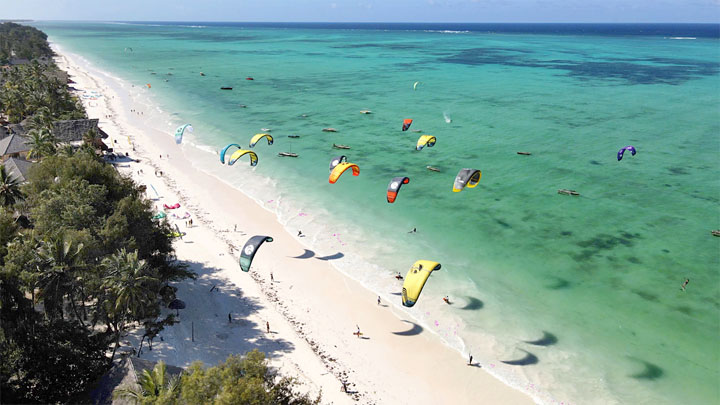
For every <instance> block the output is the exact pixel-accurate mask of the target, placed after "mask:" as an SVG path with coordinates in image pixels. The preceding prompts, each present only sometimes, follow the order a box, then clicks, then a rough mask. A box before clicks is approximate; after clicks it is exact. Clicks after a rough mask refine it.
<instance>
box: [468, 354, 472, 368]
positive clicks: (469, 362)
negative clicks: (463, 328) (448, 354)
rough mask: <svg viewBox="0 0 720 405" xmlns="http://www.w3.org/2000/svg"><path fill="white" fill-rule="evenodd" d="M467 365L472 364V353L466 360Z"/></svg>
mask: <svg viewBox="0 0 720 405" xmlns="http://www.w3.org/2000/svg"><path fill="white" fill-rule="evenodd" d="M468 366H472V354H471V355H470V359H469V360H468Z"/></svg>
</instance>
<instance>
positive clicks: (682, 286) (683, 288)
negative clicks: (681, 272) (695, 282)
mask: <svg viewBox="0 0 720 405" xmlns="http://www.w3.org/2000/svg"><path fill="white" fill-rule="evenodd" d="M689 282H690V279H689V278H686V279H685V282H684V283H683V285H681V286H680V289H682V290H683V291H685V287H687V285H688V283H689Z"/></svg>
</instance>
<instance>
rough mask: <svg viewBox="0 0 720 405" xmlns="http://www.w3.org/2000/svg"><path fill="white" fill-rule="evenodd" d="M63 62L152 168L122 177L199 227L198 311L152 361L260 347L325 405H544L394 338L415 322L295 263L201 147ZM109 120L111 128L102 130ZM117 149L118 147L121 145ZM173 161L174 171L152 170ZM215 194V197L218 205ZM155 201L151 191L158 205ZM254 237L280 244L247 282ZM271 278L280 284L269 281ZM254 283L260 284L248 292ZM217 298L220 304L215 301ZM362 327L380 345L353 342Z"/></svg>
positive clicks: (194, 233)
mask: <svg viewBox="0 0 720 405" xmlns="http://www.w3.org/2000/svg"><path fill="white" fill-rule="evenodd" d="M58 53H59V54H60V52H58ZM59 58H60V59H61V60H62V62H60V63H59V66H60V67H61V69H64V70H67V71H68V73H69V74H70V75H71V76H72V77H73V80H75V81H76V84H75V87H76V88H78V89H80V90H92V89H93V86H94V89H100V90H101V91H102V92H103V95H104V97H102V98H101V99H99V100H97V101H95V100H94V101H93V102H94V105H91V102H90V101H89V100H83V102H84V104H85V106H86V108H87V111H88V115H89V116H90V117H101V118H100V119H101V125H102V127H103V130H105V132H107V133H108V134H109V135H110V138H109V139H110V143H111V145H110V146H112V147H115V148H117V151H118V152H123V153H124V152H128V153H130V156H131V157H132V158H140V159H141V162H140V163H131V164H130V165H128V166H129V167H119V168H118V170H119V171H121V172H122V173H126V174H128V175H130V176H132V177H133V179H135V180H136V181H137V182H138V183H139V184H148V185H150V184H152V185H153V186H154V187H155V186H157V191H158V193H159V194H160V196H161V198H159V199H156V201H155V203H156V205H160V206H161V205H162V204H163V203H168V204H172V203H174V202H178V201H179V202H180V203H181V205H183V207H182V208H181V209H180V211H181V212H183V211H185V210H186V209H187V211H189V212H190V213H191V214H192V215H193V219H194V222H195V223H196V224H197V225H196V226H193V227H191V228H189V229H184V228H183V229H182V230H183V231H186V232H187V236H186V237H185V238H184V239H183V240H179V241H176V243H175V248H176V251H177V257H178V259H179V260H182V261H186V262H191V268H192V269H193V270H194V271H196V273H198V280H196V281H194V282H193V281H189V282H187V281H186V282H183V283H177V284H176V286H177V287H178V288H179V290H178V297H179V298H180V299H183V300H184V301H186V302H187V303H188V304H189V305H188V309H186V310H183V313H181V315H180V319H181V321H182V322H181V323H180V324H178V325H175V326H173V327H170V328H167V329H166V330H165V331H163V333H162V336H163V337H164V338H166V339H163V341H156V342H155V344H154V348H153V351H152V352H149V351H146V352H145V353H144V356H145V358H148V356H150V357H151V358H153V359H160V358H163V359H166V361H167V362H168V364H173V365H177V366H184V367H186V366H187V365H188V364H189V363H190V362H191V361H192V360H195V359H201V360H203V361H204V362H205V363H206V365H214V364H216V363H217V360H218V359H220V360H223V359H224V358H225V357H227V355H228V354H230V353H243V352H244V351H247V350H251V349H252V347H258V348H259V349H260V350H262V351H267V355H268V357H269V358H270V359H271V366H273V367H276V368H278V369H279V370H280V372H281V373H282V374H283V375H294V376H298V377H299V378H300V379H301V381H302V382H303V390H305V391H308V392H319V391H322V392H323V402H324V403H351V402H352V401H351V400H350V398H351V397H350V396H349V395H347V394H345V393H340V392H339V387H340V385H341V382H340V380H341V379H348V381H349V382H350V384H349V386H350V388H351V389H352V390H353V391H357V394H354V399H355V400H358V401H361V402H362V403H385V402H397V403H407V402H409V399H408V398H406V397H405V395H407V392H408V387H412V389H413V392H414V394H415V395H414V397H416V398H417V397H420V398H422V399H420V400H413V402H419V403H477V402H478V401H487V402H493V403H532V402H533V401H532V400H531V399H530V397H528V396H527V395H526V394H525V393H523V392H521V391H520V390H516V389H514V388H512V387H510V386H508V385H506V384H504V383H503V382H502V381H500V380H499V379H497V378H496V377H494V376H493V375H491V374H490V373H487V372H485V371H484V370H479V369H480V368H481V367H467V366H466V365H465V361H464V359H463V358H462V357H461V356H459V355H458V354H459V353H458V352H457V351H456V350H455V349H453V348H451V347H449V346H447V345H445V344H443V343H442V341H441V339H440V338H439V337H438V336H435V335H434V334H432V333H421V334H418V335H412V336H401V335H397V334H393V333H392V332H393V331H406V330H407V329H408V322H409V323H413V322H412V321H409V320H403V319H401V318H402V316H401V315H400V314H396V313H395V312H394V311H393V310H392V307H390V308H389V310H387V309H386V307H382V306H376V305H375V296H374V293H373V292H372V291H369V290H367V289H365V288H364V287H363V286H362V285H361V284H360V283H359V282H357V281H355V280H353V279H351V278H349V277H347V276H345V275H343V274H342V273H341V272H339V271H337V270H336V269H335V268H334V267H333V266H331V265H330V263H328V262H325V261H316V260H313V261H312V262H309V261H308V260H298V259H297V258H296V256H298V255H299V254H301V253H302V251H303V249H304V248H305V246H304V245H303V244H302V243H300V241H299V240H298V239H297V238H296V237H294V236H293V235H292V234H290V233H289V232H288V231H287V230H286V229H285V228H284V226H283V225H282V224H280V223H279V221H278V218H277V217H276V216H275V214H274V213H272V212H271V211H269V210H268V209H266V208H264V207H262V206H261V205H260V204H258V203H257V202H256V201H254V200H253V199H251V198H250V197H248V196H247V195H245V194H243V193H242V192H241V191H240V190H237V189H235V188H233V187H231V186H230V185H228V184H226V183H224V182H222V181H220V180H218V179H217V178H215V177H214V176H212V175H210V174H206V173H204V172H202V171H201V170H198V169H195V168H194V167H192V165H191V164H188V159H187V158H186V155H187V154H188V152H187V151H186V150H185V149H186V148H192V146H190V147H188V146H187V145H185V146H183V147H182V148H177V145H175V143H174V141H173V139H172V137H171V136H169V134H165V133H162V132H159V131H157V130H154V129H152V128H149V127H148V126H147V125H146V124H145V123H144V122H142V121H144V120H143V119H141V120H140V122H139V123H138V121H137V118H138V117H134V116H132V118H133V119H130V117H128V110H129V107H130V105H129V104H123V100H124V99H125V98H127V97H128V96H127V94H121V92H122V90H116V89H113V88H112V87H113V86H112V84H111V85H108V82H106V81H104V80H103V78H99V77H98V76H99V75H98V74H95V75H91V74H90V73H87V71H89V70H91V69H90V68H89V67H88V66H83V65H82V63H78V61H77V58H75V59H73V58H72V57H69V56H68V54H60V55H59ZM109 80H110V81H112V79H109ZM115 96H118V97H117V98H116V97H115ZM127 102H130V100H127ZM116 113H117V114H116ZM106 116H111V118H102V117H106ZM125 136H128V137H130V138H132V140H133V145H134V146H135V149H136V150H135V151H133V150H132V147H130V145H126V144H125V143H124V142H123V141H124V139H123V138H125ZM113 140H114V141H117V143H114V144H113V143H112V141H113ZM168 150H169V151H171V155H172V157H171V158H170V159H166V158H163V159H160V160H155V159H149V158H148V156H158V155H160V154H165V153H167V151H168ZM153 168H154V169H156V170H162V171H163V172H164V173H165V175H164V176H163V178H162V179H160V178H153V177H152V175H151V174H150V173H151V171H152V169H153ZM139 170H142V171H143V172H142V173H140V172H139ZM146 170H147V173H146V172H145V171H146ZM180 190H182V191H180ZM207 190H213V192H212V196H210V195H208V193H207ZM152 195H154V194H150V191H149V192H148V198H150V197H151V196H152ZM238 207H242V209H239V208H238ZM226 218H233V220H232V221H231V222H233V223H237V224H239V225H240V226H239V230H240V232H234V231H232V230H231V229H225V228H224V227H223V226H222V225H223V220H224V219H226ZM178 225H180V224H178ZM224 225H227V226H228V227H230V225H229V224H224ZM254 234H268V235H272V236H273V237H274V238H275V242H273V243H272V244H270V245H266V246H264V247H263V249H262V250H260V251H259V253H258V256H257V257H256V259H255V263H254V264H253V269H252V270H251V272H250V273H249V274H244V273H242V272H241V271H240V269H239V266H238V264H237V261H236V260H235V259H236V257H233V256H235V254H236V253H235V251H236V250H238V249H239V248H240V247H242V244H243V243H244V241H245V240H247V238H248V237H249V236H252V235H254ZM271 272H272V273H273V274H274V276H275V280H276V281H275V282H270V281H269V274H270V273H271ZM248 275H249V276H251V277H252V278H253V282H250V283H248V282H247V279H246V277H248ZM213 283H216V284H214V285H220V287H218V288H219V289H218V294H219V296H218V294H215V293H214V292H213V293H209V292H208V290H209V289H210V288H209V287H210V285H212V284H213ZM338 286H340V287H344V288H342V290H341V289H340V288H338ZM206 287H207V288H206ZM203 289H204V291H203ZM232 291H234V293H233V292H232ZM307 292H311V293H307ZM209 294H214V295H215V296H214V297H211V298H208V295H209ZM281 297H282V298H281ZM238 299H240V300H242V301H244V304H245V305H246V306H248V305H249V306H251V307H252V306H255V308H254V309H253V311H252V312H249V313H248V314H247V318H243V319H237V320H236V319H233V321H235V323H233V322H230V323H227V324H226V323H225V322H224V316H225V313H226V312H229V313H231V314H232V312H234V311H233V310H239V311H238V312H241V313H243V312H242V309H240V308H239V307H238V306H237V305H236V304H237V300H238ZM328 303H332V305H328ZM228 310H229V311H228ZM210 313H214V315H215V316H212V315H210ZM313 314H319V316H313ZM203 317H205V318H210V319H209V320H208V319H203ZM215 318H217V319H215ZM187 321H190V322H191V324H193V325H194V323H198V325H197V326H194V331H195V334H196V337H198V341H199V340H200V338H203V337H204V338H205V339H206V342H204V343H202V344H203V345H205V346H206V347H200V348H198V347H199V346H201V344H200V342H195V344H194V345H190V344H188V341H189V340H190V338H189V335H190V334H191V333H192V332H189V331H188V330H187V329H188V325H187ZM243 321H244V322H245V323H243ZM265 322H270V325H271V331H272V332H274V333H270V334H264V333H263V332H262V330H263V329H264V326H265ZM356 324H357V325H360V326H361V329H362V330H363V332H364V333H365V334H367V336H366V337H368V338H369V339H358V338H356V337H355V336H353V335H352V332H353V331H354V330H355V325H356ZM238 325H239V326H238ZM247 329H249V330H250V331H249V332H248V330H247ZM230 332H233V333H232V336H230V335H231V333H230ZM328 332H330V333H328ZM203 333H205V335H203ZM237 335H241V336H240V337H238V336H237ZM267 336H271V337H272V339H269V338H268V337H267ZM133 339H134V340H135V341H134V342H133V345H134V346H137V341H138V340H139V339H138V337H137V336H136V335H135V336H129V337H128V338H127V340H130V341H131V342H132V340H133ZM413 347H417V348H419V351H420V352H421V353H422V354H421V355H417V352H418V350H417V349H413ZM210 349H211V350H210ZM240 350H242V351H240ZM210 351H212V352H211V353H209V352H210ZM358 353H361V356H359V355H358ZM173 356H174V358H175V359H176V360H175V362H173V360H172V358H173ZM359 357H362V358H359ZM182 361H184V363H178V362H182ZM400 364H402V365H403V366H398V365H400ZM417 381H420V382H422V384H417Z"/></svg>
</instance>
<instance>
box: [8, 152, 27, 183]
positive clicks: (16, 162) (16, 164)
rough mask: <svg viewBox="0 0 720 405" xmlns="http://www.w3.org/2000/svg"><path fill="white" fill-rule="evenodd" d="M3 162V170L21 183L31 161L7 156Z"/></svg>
mask: <svg viewBox="0 0 720 405" xmlns="http://www.w3.org/2000/svg"><path fill="white" fill-rule="evenodd" d="M3 164H4V165H5V170H6V171H7V172H8V173H9V174H10V175H11V176H13V177H16V178H17V179H18V180H20V182H21V183H25V182H26V181H27V178H28V172H29V170H30V166H32V165H33V162H28V161H27V160H25V159H18V158H9V159H7V160H6V161H5V162H4V163H3Z"/></svg>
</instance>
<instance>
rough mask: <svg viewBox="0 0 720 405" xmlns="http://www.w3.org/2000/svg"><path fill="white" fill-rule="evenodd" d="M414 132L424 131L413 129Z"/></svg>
mask: <svg viewBox="0 0 720 405" xmlns="http://www.w3.org/2000/svg"><path fill="white" fill-rule="evenodd" d="M411 131H413V132H422V129H411Z"/></svg>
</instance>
